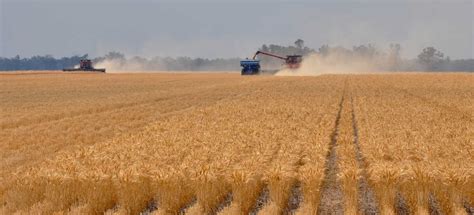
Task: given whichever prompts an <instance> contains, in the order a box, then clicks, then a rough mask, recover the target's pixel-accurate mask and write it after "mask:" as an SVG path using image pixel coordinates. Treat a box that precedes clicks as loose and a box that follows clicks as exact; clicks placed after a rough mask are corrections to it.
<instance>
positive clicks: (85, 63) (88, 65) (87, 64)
mask: <svg viewBox="0 0 474 215" xmlns="http://www.w3.org/2000/svg"><path fill="white" fill-rule="evenodd" d="M63 71H64V72H105V69H96V68H94V67H93V66H92V61H91V60H89V59H83V60H81V62H80V63H79V68H70V69H63Z"/></svg>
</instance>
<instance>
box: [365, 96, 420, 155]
mask: <svg viewBox="0 0 474 215" xmlns="http://www.w3.org/2000/svg"><path fill="white" fill-rule="evenodd" d="M371 103H372V104H373V103H374V101H371ZM378 106H382V107H383V106H385V105H378ZM371 112H372V113H374V112H375V111H371ZM383 154H385V153H382V155H383ZM408 159H411V158H408Z"/></svg>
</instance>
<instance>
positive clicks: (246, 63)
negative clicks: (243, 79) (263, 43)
mask: <svg viewBox="0 0 474 215" xmlns="http://www.w3.org/2000/svg"><path fill="white" fill-rule="evenodd" d="M259 54H263V55H267V56H270V57H274V58H278V59H280V60H284V61H285V63H284V66H285V68H286V69H291V70H294V69H298V68H299V67H300V65H301V62H302V61H303V56H301V55H287V56H286V57H282V56H279V55H275V54H271V53H268V52H263V51H257V52H256V53H255V55H254V56H253V58H252V59H246V60H242V61H240V66H241V67H242V73H241V74H242V75H256V74H259V73H260V72H261V71H260V60H257V59H256V58H257V56H258V55H259Z"/></svg>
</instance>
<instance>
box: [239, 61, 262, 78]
mask: <svg viewBox="0 0 474 215" xmlns="http://www.w3.org/2000/svg"><path fill="white" fill-rule="evenodd" d="M240 66H241V67H242V73H241V75H256V74H258V73H260V61H259V60H249V59H247V60H241V61H240Z"/></svg>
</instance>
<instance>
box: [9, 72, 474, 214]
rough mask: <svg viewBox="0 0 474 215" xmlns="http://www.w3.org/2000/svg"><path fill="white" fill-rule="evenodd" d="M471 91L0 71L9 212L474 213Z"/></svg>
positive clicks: (415, 79)
mask: <svg viewBox="0 0 474 215" xmlns="http://www.w3.org/2000/svg"><path fill="white" fill-rule="evenodd" d="M472 86H474V76H473V75H470V74H465V73H451V74H449V73H441V74H409V73H402V74H385V75H323V76H317V77H276V76H253V77H241V76H240V75H237V74H225V73H222V74H211V73H208V74H189V73H188V74H165V73H161V74H62V73H57V72H48V71H45V72H41V73H21V74H8V75H0V108H1V114H2V116H1V118H0V138H1V140H2V141H1V143H0V158H1V160H0V214H13V213H16V214H36V213H40V212H41V213H44V214H103V213H105V214H216V215H217V214H219V215H223V214H299V215H301V214H316V213H317V214H472V213H474V211H473V205H474V151H473V149H474V142H473V140H474V122H473V121H474V117H473V113H474V106H473V105H472V104H474V88H473V87H472Z"/></svg>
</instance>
